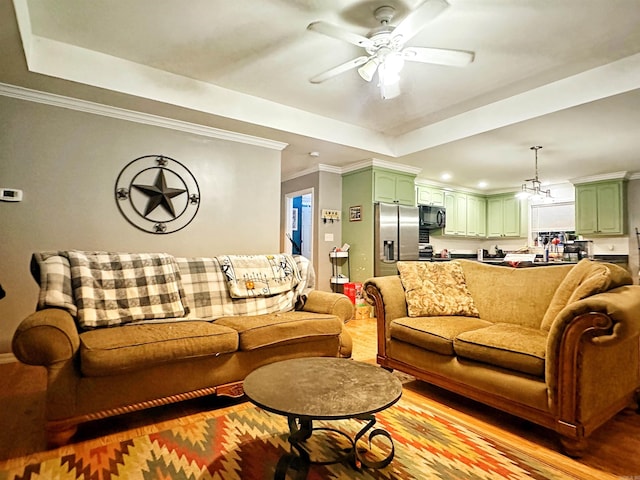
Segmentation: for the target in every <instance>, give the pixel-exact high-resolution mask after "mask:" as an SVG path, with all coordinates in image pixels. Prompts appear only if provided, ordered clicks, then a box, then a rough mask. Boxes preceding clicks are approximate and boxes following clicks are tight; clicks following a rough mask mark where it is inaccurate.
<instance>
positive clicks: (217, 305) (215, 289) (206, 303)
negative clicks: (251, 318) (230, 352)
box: [176, 255, 315, 320]
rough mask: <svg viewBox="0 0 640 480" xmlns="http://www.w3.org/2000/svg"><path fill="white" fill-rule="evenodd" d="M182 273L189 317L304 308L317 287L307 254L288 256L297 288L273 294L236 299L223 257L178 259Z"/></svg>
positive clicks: (199, 317)
mask: <svg viewBox="0 0 640 480" xmlns="http://www.w3.org/2000/svg"><path fill="white" fill-rule="evenodd" d="M176 262H177V263H178V266H179V268H180V273H181V275H182V284H183V285H184V289H185V295H186V300H187V303H188V305H189V306H190V309H191V311H190V313H189V315H188V316H187V318H193V319H196V318H198V319H212V320H213V319H216V318H220V317H227V316H236V315H264V314H268V313H277V312H286V311H290V310H294V309H296V308H298V309H300V308H301V307H302V305H303V304H304V300H305V298H306V295H308V293H309V291H310V290H312V289H313V288H314V286H315V277H314V274H313V268H312V266H311V263H310V262H309V261H308V260H307V259H306V258H304V257H292V256H290V255H287V262H288V264H289V265H291V266H292V268H293V269H294V270H295V275H296V276H297V277H298V278H299V279H300V280H299V281H298V283H297V284H296V286H295V287H294V288H291V289H289V290H287V291H284V292H281V293H277V294H274V295H270V296H263V295H261V296H247V297H245V298H232V297H231V295H230V293H229V286H228V277H227V275H226V274H225V272H224V268H223V265H221V264H220V261H219V258H216V257H214V258H180V257H178V258H176Z"/></svg>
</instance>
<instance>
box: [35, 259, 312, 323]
mask: <svg viewBox="0 0 640 480" xmlns="http://www.w3.org/2000/svg"><path fill="white" fill-rule="evenodd" d="M84 253H90V254H105V252H84ZM291 258H292V259H293V262H294V264H295V270H296V272H298V273H297V275H298V276H299V278H300V281H299V282H298V283H297V285H296V286H295V287H294V288H293V289H291V290H289V291H286V292H283V293H279V294H275V295H271V296H258V297H248V298H239V299H234V298H232V297H231V296H230V294H229V291H228V286H227V278H226V276H225V274H224V273H223V271H222V267H221V266H220V264H219V262H218V260H217V259H216V258H186V257H182V258H180V257H178V258H175V259H174V260H175V265H176V266H177V271H178V273H179V279H180V282H179V284H178V285H179V286H180V284H181V285H182V292H183V293H182V294H181V295H183V296H182V297H181V298H182V305H183V308H184V309H185V310H187V309H188V310H189V313H188V314H187V315H185V316H183V317H180V318H179V320H194V319H204V320H214V319H216V318H220V317H224V316H231V315H234V316H235V315H261V314H267V313H277V312H284V311H289V310H294V309H301V308H302V306H303V305H304V302H305V300H306V296H307V295H308V293H309V292H310V291H311V290H313V289H314V288H315V274H314V271H313V267H312V265H311V263H310V262H309V260H307V259H306V258H304V257H302V256H294V257H291ZM288 261H289V262H291V260H288ZM31 271H32V274H33V276H34V278H35V279H36V281H37V282H38V283H39V285H40V293H39V296H38V306H37V308H38V310H42V309H44V308H49V307H54V308H63V309H65V310H67V311H68V312H69V313H71V315H73V316H74V317H77V316H78V308H77V306H76V299H75V297H74V293H75V292H74V288H73V286H72V281H71V265H70V262H69V258H68V252H66V251H47V252H36V253H34V254H33V256H32V261H31ZM177 313H179V309H178V310H177ZM170 320H171V319H169V318H166V320H164V321H170ZM142 321H146V322H148V321H154V320H149V319H146V320H142ZM155 321H162V320H155ZM87 328H88V327H87Z"/></svg>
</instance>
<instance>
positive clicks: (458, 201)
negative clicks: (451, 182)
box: [443, 191, 467, 237]
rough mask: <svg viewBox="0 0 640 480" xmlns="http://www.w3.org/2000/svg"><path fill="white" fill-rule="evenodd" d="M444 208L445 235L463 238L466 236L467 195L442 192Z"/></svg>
mask: <svg viewBox="0 0 640 480" xmlns="http://www.w3.org/2000/svg"><path fill="white" fill-rule="evenodd" d="M444 206H445V209H446V211H447V223H446V225H445V227H444V232H443V233H444V234H445V235H454V236H457V237H464V236H466V235H467V195H466V194H465V193H459V192H449V191H447V192H444Z"/></svg>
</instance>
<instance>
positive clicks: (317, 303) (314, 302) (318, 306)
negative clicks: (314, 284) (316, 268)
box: [302, 290, 353, 323]
mask: <svg viewBox="0 0 640 480" xmlns="http://www.w3.org/2000/svg"><path fill="white" fill-rule="evenodd" d="M302 310H303V311H305V312H312V313H327V314H331V315H335V316H337V317H338V318H339V319H340V320H342V323H345V322H347V321H349V320H351V318H353V304H352V303H351V300H349V297H347V296H346V295H343V294H341V293H333V292H323V291H321V290H311V291H310V292H309V295H308V297H307V300H306V302H304V306H303V307H302Z"/></svg>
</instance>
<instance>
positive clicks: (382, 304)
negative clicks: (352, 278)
mask: <svg viewBox="0 0 640 480" xmlns="http://www.w3.org/2000/svg"><path fill="white" fill-rule="evenodd" d="M363 288H364V292H365V296H366V299H367V301H368V302H369V303H371V304H372V305H373V308H374V313H375V316H376V319H377V324H378V326H377V330H378V356H379V357H385V356H386V355H387V342H388V341H389V340H390V338H391V330H390V326H391V321H392V320H395V319H396V318H400V317H406V316H407V315H408V313H407V300H406V297H405V293H404V287H403V286H402V282H401V281H400V276H399V275H391V276H387V277H373V278H369V279H368V280H366V281H365V282H364V286H363Z"/></svg>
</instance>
